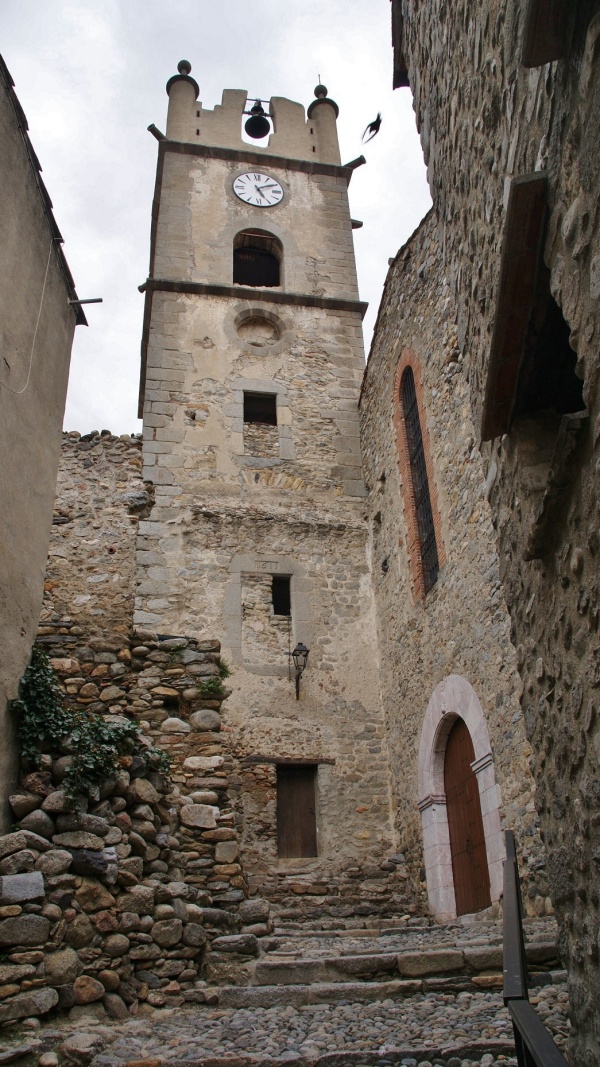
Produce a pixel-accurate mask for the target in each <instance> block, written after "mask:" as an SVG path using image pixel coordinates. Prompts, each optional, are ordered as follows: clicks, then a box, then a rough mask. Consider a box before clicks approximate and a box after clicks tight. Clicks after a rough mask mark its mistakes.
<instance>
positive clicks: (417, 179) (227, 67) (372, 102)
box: [0, 0, 430, 433]
mask: <svg viewBox="0 0 600 1067" xmlns="http://www.w3.org/2000/svg"><path fill="white" fill-rule="evenodd" d="M0 8H1V9H0V30H1V35H0V40H1V48H2V54H3V56H4V59H5V61H6V63H7V66H8V68H9V70H10V72H11V74H12V76H13V79H14V81H15V87H16V91H17V94H18V96H19V99H20V101H21V104H22V105H23V108H24V110H25V113H26V115H27V119H28V121H29V129H30V136H31V140H32V143H33V146H34V148H35V150H36V153H37V155H38V157H39V159H40V162H41V164H42V168H43V176H44V180H45V182H46V185H47V187H48V190H49V192H50V196H51V198H52V200H53V203H54V210H55V215H56V220H57V223H58V225H59V227H60V229H61V232H62V235H63V237H64V238H65V246H64V247H65V253H66V256H67V259H68V262H69V266H70V267H71V271H72V273H73V276H74V278H75V283H76V286H77V291H78V293H79V296H80V297H82V298H84V297H94V296H102V297H103V298H104V303H103V304H99V305H91V306H90V307H89V308H87V309H86V314H87V318H88V322H89V327H87V328H86V327H81V326H80V327H78V328H77V331H76V335H75V344H74V346H73V358H72V363H71V378H70V384H69V396H68V399H67V411H66V416H65V429H77V430H81V432H82V433H86V432H88V431H89V430H93V429H97V430H100V429H105V428H106V429H110V430H112V431H113V433H129V432H136V431H138V430H139V429H140V428H141V424H140V423H139V422H138V421H137V419H136V411H137V391H138V368H139V349H140V337H141V325H142V311H143V297H142V296H141V295H140V293H138V291H137V287H138V285H139V284H140V283H141V282H143V281H144V279H145V278H146V276H147V272H148V247H149V233H150V208H151V202H152V193H153V187H154V174H155V167H156V154H157V145H156V141H155V140H154V139H153V137H152V136H151V135H150V134H149V133H147V131H146V127H147V126H148V124H149V123H151V122H154V123H156V125H157V126H158V127H159V128H160V129H163V130H164V128H165V121H166V107H167V96H166V93H165V83H166V81H167V79H168V78H169V77H170V76H171V75H172V74H174V73H176V69H177V63H178V61H179V60H180V59H182V58H185V59H188V60H189V61H190V63H191V64H192V74H193V76H194V77H195V78H196V81H197V82H198V83H199V85H200V100H201V101H202V103H203V105H204V106H206V107H210V108H212V107H214V105H215V104H216V103H220V100H221V93H222V90H223V89H246V90H247V91H248V92H249V93H250V94H251V95H253V96H260V97H262V98H263V99H268V98H269V97H270V96H273V95H275V96H287V97H289V98H290V99H292V100H298V101H300V102H301V103H303V104H304V105H305V107H306V106H308V104H309V103H310V101H311V100H312V99H313V89H314V86H315V85H316V84H317V78H318V75H319V74H320V76H321V78H322V80H323V81H324V83H325V84H326V85H327V87H328V89H329V95H330V96H332V97H333V98H334V100H336V101H337V103H338V104H339V107H340V117H339V121H338V128H339V135H340V144H341V152H342V161H343V162H348V161H349V160H351V159H354V158H355V157H356V156H357V155H360V153H361V152H364V155H365V156H366V157H367V160H368V163H367V166H366V167H362V168H360V169H359V170H358V171H356V173H355V174H354V176H353V179H352V184H351V187H350V206H351V210H352V215H353V217H354V218H358V219H362V220H363V222H364V227H363V229H361V230H357V231H355V232H354V240H355V248H356V258H357V263H358V274H359V283H360V292H361V299H363V300H368V301H369V304H370V307H369V312H368V315H367V318H366V319H365V343H366V346H367V349H368V344H369V339H370V334H371V331H372V328H373V323H374V321H375V315H376V313H377V306H378V304H379V299H380V296H381V290H382V285H383V282H384V279H385V275H386V271H387V265H388V259H389V257H390V256H394V255H395V254H396V252H397V250H398V248H399V247H400V246H401V245H402V244H403V243H404V241H405V240H406V239H407V237H409V235H410V234H411V233H412V231H413V230H414V228H415V226H416V225H417V224H418V222H419V221H420V219H421V218H422V217H423V215H424V214H425V212H426V211H427V210H428V208H429V204H430V200H429V192H428V189H427V183H426V180H425V169H424V165H423V160H422V155H421V149H420V145H419V140H418V136H417V132H416V127H415V120H414V113H413V110H412V98H411V94H410V90H409V89H396V90H395V92H393V91H392V88H391V85H392V49H391V43H390V4H389V0H220V3H215V2H214V0H169V2H168V3H167V2H165V0H2V3H1V5H0ZM378 111H381V113H382V115H383V123H382V127H381V132H380V133H379V135H378V136H377V137H376V138H375V139H374V140H373V141H372V142H371V143H370V144H369V145H367V146H366V147H365V148H364V149H363V148H362V147H361V143H360V138H361V134H362V131H363V130H364V128H365V126H366V125H367V123H368V122H370V121H371V120H372V119H374V118H375V115H376V114H377V112H378Z"/></svg>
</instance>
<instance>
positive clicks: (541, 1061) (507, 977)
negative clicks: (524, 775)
mask: <svg viewBox="0 0 600 1067" xmlns="http://www.w3.org/2000/svg"><path fill="white" fill-rule="evenodd" d="M505 838H506V859H505V861H504V903H503V910H504V920H503V943H504V988H503V996H504V1003H505V1005H506V1007H507V1008H508V1011H509V1014H510V1017H511V1019H512V1024H513V1031H514V1035H515V1048H516V1050H517V1061H518V1063H519V1067H569V1065H568V1064H567V1061H566V1060H565V1058H564V1056H563V1054H562V1052H561V1051H560V1049H559V1048H558V1046H557V1045H556V1044H555V1043H554V1039H553V1037H552V1035H551V1034H550V1031H549V1030H547V1029H546V1027H545V1026H544V1024H543V1022H542V1020H541V1019H540V1018H539V1016H538V1015H537V1014H536V1012H535V1010H534V1009H533V1008H532V1006H531V1004H530V1003H529V993H528V989H527V985H528V975H527V957H526V955H525V939H524V937H523V905H522V901H521V886H520V883H519V870H518V867H517V854H516V849H515V838H514V834H513V832H512V830H507V831H506V834H505Z"/></svg>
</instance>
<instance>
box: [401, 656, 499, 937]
mask: <svg viewBox="0 0 600 1067" xmlns="http://www.w3.org/2000/svg"><path fill="white" fill-rule="evenodd" d="M419 797H420V800H419V811H420V813H421V821H422V828H423V853H424V864H425V872H426V878H427V893H428V897H429V907H430V911H431V913H432V914H433V915H434V916H435V917H436V918H438V919H440V920H443V919H449V918H455V917H456V916H457V915H463V914H469V913H471V912H475V911H481V910H482V909H483V908H485V907H487V906H488V905H489V904H490V903H492V902H493V901H496V900H498V899H499V898H500V895H501V893H502V861H503V859H504V855H505V853H504V842H503V838H502V832H501V827H500V790H499V787H498V785H497V783H496V776H495V772H494V764H493V758H492V753H491V746H490V739H489V733H488V729H487V724H486V721H485V717H484V714H483V709H482V707H481V704H480V702H479V700H478V698H477V694H476V693H475V691H474V689H473V688H472V686H471V685H469V683H468V682H467V681H466V679H464V678H461V677H460V676H459V675H450V676H449V677H448V678H445V679H444V681H442V682H440V684H439V685H438V686H437V687H436V689H435V690H434V692H433V694H432V697H431V700H430V701H429V704H428V706H427V711H426V713H425V718H424V721H423V728H422V731H421V743H420V747H419ZM476 823H477V824H478V829H477V830H476V829H474V826H475V824H476ZM475 849H477V850H478V852H477V859H476V861H473V862H470V861H469V853H471V855H474V850H475ZM475 862H476V866H477V875H476V877H473V871H472V869H471V868H472V867H473V866H474V865H475Z"/></svg>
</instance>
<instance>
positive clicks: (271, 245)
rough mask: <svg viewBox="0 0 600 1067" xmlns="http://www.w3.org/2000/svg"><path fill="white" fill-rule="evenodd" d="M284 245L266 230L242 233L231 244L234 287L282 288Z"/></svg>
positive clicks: (243, 231)
mask: <svg viewBox="0 0 600 1067" xmlns="http://www.w3.org/2000/svg"><path fill="white" fill-rule="evenodd" d="M282 267H283V245H282V243H281V241H280V240H279V238H278V237H275V235H274V234H272V233H268V232H267V231H266V230H255V229H248V230H241V231H240V233H237V234H236V235H235V238H234V241H233V283H234V285H251V286H266V287H269V288H275V287H276V286H279V285H281V277H282Z"/></svg>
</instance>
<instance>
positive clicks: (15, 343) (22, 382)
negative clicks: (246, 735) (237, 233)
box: [0, 67, 76, 827]
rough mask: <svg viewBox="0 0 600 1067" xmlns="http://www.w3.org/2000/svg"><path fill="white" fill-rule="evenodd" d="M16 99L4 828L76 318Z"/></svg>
mask: <svg viewBox="0 0 600 1067" xmlns="http://www.w3.org/2000/svg"><path fill="white" fill-rule="evenodd" d="M3 71H5V68H4V67H3ZM17 106H18V105H17V103H16V97H14V94H13V93H12V90H11V89H9V86H8V83H7V81H6V80H5V78H4V76H2V77H0V145H1V146H2V148H1V151H0V187H1V188H2V203H1V205H0V249H1V252H0V456H1V457H2V459H1V462H0V554H1V556H2V578H1V581H0V642H1V645H2V658H1V662H0V735H1V736H2V739H3V743H2V745H1V746H0V827H1V826H4V825H6V822H7V819H8V810H7V807H6V803H5V801H6V796H7V794H8V792H9V790H10V788H11V787H12V785H13V784H14V782H15V780H16V773H17V764H16V753H15V745H14V737H13V732H12V731H13V727H12V723H11V721H10V718H9V715H8V711H7V702H8V701H10V700H12V699H13V698H15V697H16V696H17V692H18V685H19V680H20V678H21V675H22V673H23V669H24V667H25V664H26V663H27V660H28V658H29V653H30V649H31V644H32V642H33V639H34V637H35V631H36V626H37V621H38V617H39V612H40V607H41V602H42V590H43V581H44V568H45V564H46V553H47V547H48V537H49V532H50V523H51V520H52V505H53V502H54V486H55V481H56V472H57V467H58V458H59V453H60V434H61V424H62V416H63V411H64V403H65V395H66V389H67V379H68V371H69V359H70V353H71V344H72V340H73V333H74V329H75V318H76V316H75V312H74V310H73V308H72V307H70V306H69V304H68V299H69V297H70V296H71V295H74V294H72V292H71V291H70V289H69V286H68V284H67V282H66V280H65V274H64V271H63V266H62V264H61V262H60V261H59V255H58V245H57V244H56V241H55V234H56V233H58V231H57V229H56V226H55V224H54V221H53V220H52V218H51V216H49V211H48V208H47V206H46V205H45V204H44V202H43V200H42V197H41V195H40V188H39V184H38V181H37V180H36V173H35V172H34V169H33V166H32V163H31V160H30V157H29V155H28V152H27V148H26V143H25V140H24V136H25V131H26V128H27V126H26V122H25V118H24V116H23V114H22V112H20V110H19V111H17V110H16V107H17Z"/></svg>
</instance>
